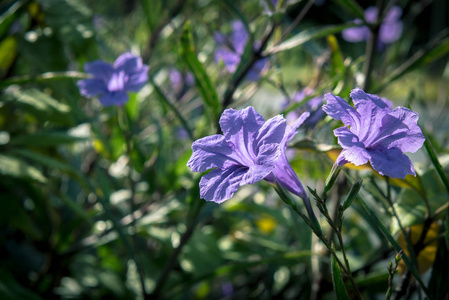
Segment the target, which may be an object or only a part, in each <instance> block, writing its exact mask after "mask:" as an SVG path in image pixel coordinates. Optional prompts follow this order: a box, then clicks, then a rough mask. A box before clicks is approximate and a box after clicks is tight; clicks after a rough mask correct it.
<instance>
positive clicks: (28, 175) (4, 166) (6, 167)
mask: <svg viewBox="0 0 449 300" xmlns="http://www.w3.org/2000/svg"><path fill="white" fill-rule="evenodd" d="M0 174H1V175H4V176H10V177H15V178H21V179H30V180H34V181H37V182H40V183H46V182H47V178H45V176H44V175H43V174H42V173H41V171H39V170H38V169H37V168H35V167H33V166H31V165H29V164H27V163H26V162H25V161H23V160H21V159H19V158H17V157H14V156H10V155H3V154H0Z"/></svg>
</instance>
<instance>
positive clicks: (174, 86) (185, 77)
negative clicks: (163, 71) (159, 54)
mask: <svg viewBox="0 0 449 300" xmlns="http://www.w3.org/2000/svg"><path fill="white" fill-rule="evenodd" d="M169 79H170V87H171V90H172V91H173V92H174V93H175V94H176V98H178V99H179V98H181V97H182V95H183V94H184V93H185V91H186V90H188V89H189V88H191V87H192V86H193V85H194V84H195V78H194V77H193V74H192V73H191V72H186V73H181V72H180V71H179V70H177V69H175V68H172V69H170V70H169Z"/></svg>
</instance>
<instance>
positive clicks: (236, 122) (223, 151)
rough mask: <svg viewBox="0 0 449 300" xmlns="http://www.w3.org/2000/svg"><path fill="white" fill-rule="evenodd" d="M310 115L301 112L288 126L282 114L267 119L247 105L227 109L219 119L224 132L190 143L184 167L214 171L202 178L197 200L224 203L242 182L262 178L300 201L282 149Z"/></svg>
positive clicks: (299, 187) (298, 187)
mask: <svg viewBox="0 0 449 300" xmlns="http://www.w3.org/2000/svg"><path fill="white" fill-rule="evenodd" d="M308 115H309V114H308V113H304V114H302V115H301V116H300V117H299V118H298V119H297V120H296V121H295V122H294V123H293V124H292V125H287V121H286V120H285V119H284V118H283V117H282V116H281V115H278V116H276V117H273V118H271V119H269V120H268V121H266V122H265V120H264V118H263V117H262V116H261V115H259V114H258V113H257V112H256V110H255V109H254V108H253V107H251V106H249V107H247V108H245V109H242V110H235V109H226V110H225V111H224V112H223V114H222V115H221V118H220V127H221V129H222V131H223V134H216V135H211V136H207V137H204V138H201V139H199V140H197V141H195V142H194V143H193V145H192V150H193V153H192V156H191V157H190V159H189V161H188V163H187V166H188V167H190V168H191V169H192V171H194V172H204V171H206V170H209V169H212V170H211V171H210V172H209V173H208V174H206V175H204V176H203V178H201V181H200V195H201V198H203V199H205V200H207V201H214V202H216V203H222V202H223V201H225V200H228V199H230V198H231V197H232V196H233V195H234V193H235V192H236V191H237V189H238V188H239V187H240V186H242V185H245V184H252V183H256V182H258V181H261V180H263V179H265V180H266V181H268V182H272V183H275V182H278V183H279V184H280V185H282V186H283V187H285V188H286V189H287V190H289V191H290V192H292V193H294V194H296V195H297V196H299V197H301V198H302V199H303V200H304V199H307V195H306V192H305V191H304V188H303V186H302V184H301V182H300V181H299V179H298V177H297V176H296V174H295V172H294V171H293V169H292V167H291V166H290V164H289V163H288V161H287V157H286V155H285V150H286V147H287V146H286V144H287V142H288V141H289V140H291V139H292V138H293V136H294V135H295V131H296V129H297V128H298V127H299V126H300V125H301V124H302V123H303V122H304V120H305V119H306V118H307V117H308ZM307 200H308V199H307Z"/></svg>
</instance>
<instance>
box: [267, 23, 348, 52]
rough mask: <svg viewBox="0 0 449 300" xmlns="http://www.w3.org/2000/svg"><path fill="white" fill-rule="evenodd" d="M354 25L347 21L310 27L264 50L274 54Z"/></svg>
mask: <svg viewBox="0 0 449 300" xmlns="http://www.w3.org/2000/svg"><path fill="white" fill-rule="evenodd" d="M354 26H356V24H355V23H347V24H342V25H328V26H322V27H317V28H311V29H306V30H303V31H301V32H300V33H298V34H296V35H295V36H293V37H291V38H289V39H288V40H286V41H284V42H282V43H280V44H279V45H277V46H274V47H272V48H269V49H268V50H266V52H267V53H270V54H274V53H277V52H281V51H285V50H289V49H293V48H295V47H297V46H299V45H302V44H304V43H306V42H308V41H311V40H313V39H317V38H322V37H326V36H328V35H330V34H334V33H338V32H341V31H342V30H344V29H346V28H350V27H354Z"/></svg>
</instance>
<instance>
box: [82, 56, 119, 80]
mask: <svg viewBox="0 0 449 300" xmlns="http://www.w3.org/2000/svg"><path fill="white" fill-rule="evenodd" d="M84 70H85V71H86V72H87V73H89V74H91V75H92V76H93V77H94V78H97V79H100V80H102V81H104V82H105V83H107V82H108V81H109V78H111V74H112V72H113V71H114V68H113V67H112V65H111V64H108V63H106V62H104V61H101V60H96V61H94V62H90V63H85V64H84Z"/></svg>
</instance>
